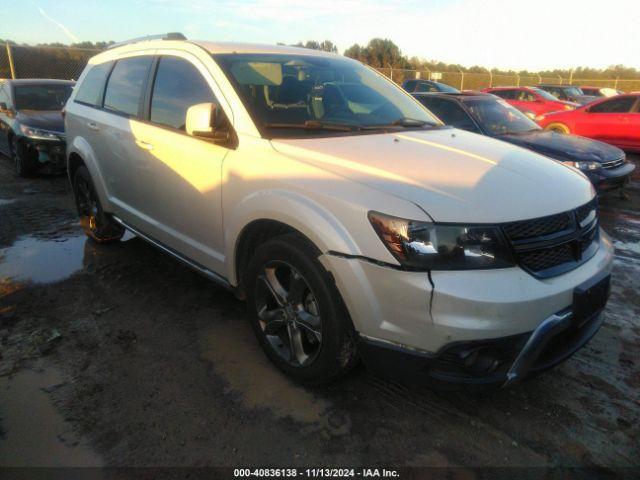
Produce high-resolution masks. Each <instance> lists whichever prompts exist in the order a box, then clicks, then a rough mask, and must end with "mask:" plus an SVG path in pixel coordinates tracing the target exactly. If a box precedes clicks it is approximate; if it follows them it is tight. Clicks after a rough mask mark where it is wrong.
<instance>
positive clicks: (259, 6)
mask: <svg viewBox="0 0 640 480" xmlns="http://www.w3.org/2000/svg"><path fill="white" fill-rule="evenodd" d="M0 8H1V10H0V11H2V20H1V21H0V38H10V39H12V40H14V41H16V42H20V43H23V42H24V43H44V42H63V43H71V42H76V41H82V40H90V41H100V40H116V41H119V40H125V39H127V38H132V37H136V36H141V35H147V34H153V33H163V32H168V31H180V32H182V33H184V34H185V35H187V37H189V38H194V39H196V38H197V39H206V40H225V41H229V40H232V41H233V40H235V41H249V42H261V43H271V44H273V43H276V42H285V43H295V42H297V41H300V40H303V41H304V40H319V41H321V40H325V39H328V40H331V41H333V42H334V43H336V44H337V46H338V48H339V49H340V52H342V51H344V49H345V48H347V47H349V46H351V45H352V44H354V43H356V42H357V43H361V44H363V43H366V42H367V41H368V40H370V39H371V38H374V37H383V38H389V39H391V40H393V41H394V42H395V43H396V44H397V45H398V46H399V47H400V48H401V49H402V51H403V53H405V54H407V55H409V56H413V55H415V56H418V57H422V58H425V59H429V60H431V59H435V60H442V61H444V62H449V63H460V64H462V65H466V66H471V65H481V66H486V67H499V68H513V69H528V70H539V69H546V68H555V67H576V66H592V67H599V68H601V67H606V66H608V65H613V64H624V65H627V66H631V67H636V68H640V38H639V37H640V34H639V32H640V0H606V1H604V0H582V1H578V0H528V1H526V2H525V1H518V0H511V1H508V0H420V1H418V0H306V1H295V0H103V1H97V0H34V1H30V0H20V1H16V0H0Z"/></svg>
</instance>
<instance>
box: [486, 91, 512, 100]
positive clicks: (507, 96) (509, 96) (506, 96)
mask: <svg viewBox="0 0 640 480" xmlns="http://www.w3.org/2000/svg"><path fill="white" fill-rule="evenodd" d="M490 93H492V94H493V95H497V96H498V97H500V98H504V99H505V100H513V99H514V98H515V93H516V91H515V90H494V91H493V92H490Z"/></svg>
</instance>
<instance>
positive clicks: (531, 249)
mask: <svg viewBox="0 0 640 480" xmlns="http://www.w3.org/2000/svg"><path fill="white" fill-rule="evenodd" d="M502 230H503V232H504V234H505V236H506V237H507V239H508V240H509V241H510V243H511V246H512V247H513V252H514V256H515V259H516V261H517V262H518V263H519V264H520V266H522V268H524V269H525V270H526V271H528V272H529V273H531V274H532V275H534V276H536V277H541V278H548V277H553V276H556V275H560V274H562V273H565V272H567V271H569V270H573V269H574V268H576V267H577V266H579V265H580V264H582V263H584V262H586V261H587V260H588V259H589V258H591V257H592V256H593V255H594V254H595V252H596V250H597V249H598V241H599V237H598V231H599V228H598V215H597V199H596V198H594V199H593V200H591V201H590V202H589V203H586V204H584V205H582V206H581V207H578V208H576V209H575V210H570V211H568V212H563V213H559V214H555V215H549V216H547V217H541V218H534V219H531V220H523V221H518V222H511V223H507V224H503V225H502Z"/></svg>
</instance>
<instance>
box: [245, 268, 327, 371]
mask: <svg viewBox="0 0 640 480" xmlns="http://www.w3.org/2000/svg"><path fill="white" fill-rule="evenodd" d="M255 302H256V305H255V306H256V311H257V314H258V319H259V325H260V328H261V329H262V332H263V333H264V335H265V337H266V339H267V341H268V343H269V345H270V347H271V348H272V349H273V351H274V352H276V353H277V354H278V355H279V356H280V357H281V358H282V359H283V360H284V361H286V362H287V363H288V364H289V365H291V366H293V367H306V366H308V365H310V364H311V363H313V361H314V360H315V359H316V357H317V356H318V354H319V352H320V349H321V347H322V318H321V316H320V311H319V308H318V301H317V299H316V296H315V295H314V293H313V292H312V290H311V288H310V287H309V284H308V283H307V280H306V279H305V278H304V277H303V276H302V274H300V272H298V271H297V270H296V269H295V268H294V267H292V266H291V265H289V264H288V263H286V262H283V261H280V260H278V261H271V262H268V263H267V264H266V265H265V266H264V267H263V268H262V269H261V271H260V274H259V275H258V278H257V282H256V296H255Z"/></svg>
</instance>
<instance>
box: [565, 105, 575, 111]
mask: <svg viewBox="0 0 640 480" xmlns="http://www.w3.org/2000/svg"><path fill="white" fill-rule="evenodd" d="M564 109H565V110H575V109H576V107H574V106H573V105H565V106H564Z"/></svg>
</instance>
